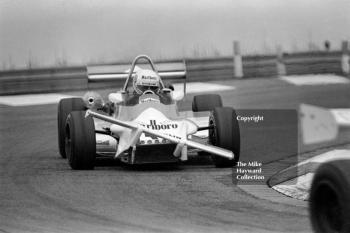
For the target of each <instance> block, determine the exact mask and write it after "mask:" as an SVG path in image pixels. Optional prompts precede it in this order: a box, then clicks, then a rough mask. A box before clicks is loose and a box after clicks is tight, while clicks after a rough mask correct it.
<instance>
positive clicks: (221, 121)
mask: <svg viewBox="0 0 350 233" xmlns="http://www.w3.org/2000/svg"><path fill="white" fill-rule="evenodd" d="M209 126H211V128H210V129H209V142H210V144H212V145H214V146H218V147H221V148H225V149H227V150H230V151H232V152H233V153H234V156H235V157H234V159H232V160H230V159H226V158H223V157H219V156H215V155H212V160H213V162H214V164H215V166H216V167H232V166H235V165H236V163H237V162H238V160H239V154H240V131H239V125H238V121H237V117H236V112H235V110H234V109H233V108H230V107H222V108H215V109H214V111H213V112H212V114H211V116H210V118H209Z"/></svg>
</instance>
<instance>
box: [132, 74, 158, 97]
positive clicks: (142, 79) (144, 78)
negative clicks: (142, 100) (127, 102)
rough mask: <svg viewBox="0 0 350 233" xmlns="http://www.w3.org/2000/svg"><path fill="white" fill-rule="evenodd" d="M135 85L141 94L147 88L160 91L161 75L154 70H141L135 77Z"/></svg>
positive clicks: (137, 91) (155, 91)
mask: <svg viewBox="0 0 350 233" xmlns="http://www.w3.org/2000/svg"><path fill="white" fill-rule="evenodd" d="M133 87H134V90H135V92H136V93H137V94H139V95H142V94H143V93H144V92H145V91H147V90H150V91H152V92H154V93H158V92H159V89H160V77H159V75H158V74H157V73H156V72H154V71H153V70H139V71H137V72H136V75H135V77H134V78H133Z"/></svg>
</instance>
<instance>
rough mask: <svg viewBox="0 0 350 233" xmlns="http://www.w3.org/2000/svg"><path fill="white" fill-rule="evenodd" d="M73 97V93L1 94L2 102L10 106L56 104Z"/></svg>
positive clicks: (0, 99) (0, 101)
mask: <svg viewBox="0 0 350 233" xmlns="http://www.w3.org/2000/svg"><path fill="white" fill-rule="evenodd" d="M70 97H73V96H71V95H62V94H56V93H51V94H29V95H8V96H0V104H4V105H8V106H14V107H18V106H31V105H44V104H55V103H58V102H59V101H60V100H61V99H63V98H70Z"/></svg>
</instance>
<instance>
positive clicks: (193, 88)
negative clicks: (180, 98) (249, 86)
mask: <svg viewBox="0 0 350 233" xmlns="http://www.w3.org/2000/svg"><path fill="white" fill-rule="evenodd" d="M173 86H174V88H175V91H183V88H184V85H183V84H182V83H175V84H173ZM234 89H235V87H233V86H227V85H221V84H216V83H203V82H190V83H186V93H201V92H219V91H229V90H234Z"/></svg>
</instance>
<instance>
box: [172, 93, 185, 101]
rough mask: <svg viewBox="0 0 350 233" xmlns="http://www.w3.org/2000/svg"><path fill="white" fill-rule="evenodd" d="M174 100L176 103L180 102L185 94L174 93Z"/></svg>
mask: <svg viewBox="0 0 350 233" xmlns="http://www.w3.org/2000/svg"><path fill="white" fill-rule="evenodd" d="M172 94H173V99H174V100H175V101H180V100H182V99H183V98H184V96H185V94H184V92H183V91H173V93H172Z"/></svg>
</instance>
